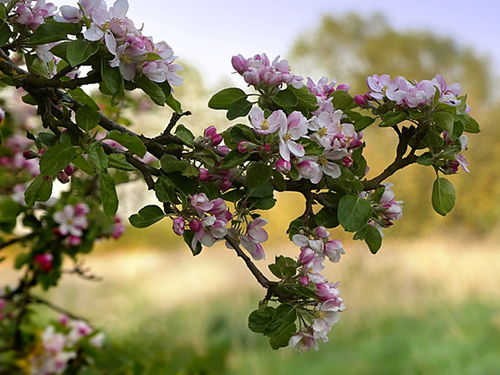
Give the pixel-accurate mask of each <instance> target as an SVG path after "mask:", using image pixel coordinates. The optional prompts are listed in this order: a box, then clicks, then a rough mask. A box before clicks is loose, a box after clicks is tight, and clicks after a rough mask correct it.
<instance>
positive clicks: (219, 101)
mask: <svg viewBox="0 0 500 375" xmlns="http://www.w3.org/2000/svg"><path fill="white" fill-rule="evenodd" d="M246 98H247V94H245V92H244V91H243V90H241V89H238V88H236V87H232V88H228V89H224V90H222V91H219V92H218V93H216V94H215V95H214V96H212V98H211V99H210V101H209V102H208V106H209V107H210V108H212V109H229V108H231V106H233V105H234V104H235V103H237V102H239V101H241V100H244V99H246Z"/></svg>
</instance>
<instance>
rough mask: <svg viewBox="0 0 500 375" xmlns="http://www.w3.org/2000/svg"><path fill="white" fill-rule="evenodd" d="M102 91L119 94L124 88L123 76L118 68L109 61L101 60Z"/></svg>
mask: <svg viewBox="0 0 500 375" xmlns="http://www.w3.org/2000/svg"><path fill="white" fill-rule="evenodd" d="M101 79H102V85H103V86H102V87H101V91H103V92H105V93H109V95H115V94H118V93H119V92H120V91H122V90H123V76H122V74H121V73H120V70H119V69H118V68H112V67H111V66H109V61H107V60H101Z"/></svg>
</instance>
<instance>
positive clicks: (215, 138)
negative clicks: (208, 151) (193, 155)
mask: <svg viewBox="0 0 500 375" xmlns="http://www.w3.org/2000/svg"><path fill="white" fill-rule="evenodd" d="M222 139H223V138H222V135H220V134H214V135H213V136H212V143H213V145H214V146H218V145H220V143H221V142H222Z"/></svg>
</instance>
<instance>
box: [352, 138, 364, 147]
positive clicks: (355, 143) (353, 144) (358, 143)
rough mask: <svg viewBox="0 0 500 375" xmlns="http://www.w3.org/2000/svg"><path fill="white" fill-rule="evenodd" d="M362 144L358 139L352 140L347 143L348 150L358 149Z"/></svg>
mask: <svg viewBox="0 0 500 375" xmlns="http://www.w3.org/2000/svg"><path fill="white" fill-rule="evenodd" d="M362 144H363V141H361V140H360V139H353V140H352V141H351V143H349V148H356V147H359V146H361V145H362Z"/></svg>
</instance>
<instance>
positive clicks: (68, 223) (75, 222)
mask: <svg viewBox="0 0 500 375" xmlns="http://www.w3.org/2000/svg"><path fill="white" fill-rule="evenodd" d="M87 213H88V206H87V205H86V204H83V203H81V204H77V205H75V206H71V205H69V204H68V205H66V206H64V208H63V209H62V211H57V212H56V213H55V214H54V221H55V222H56V223H58V224H59V227H58V230H59V233H60V234H61V235H63V236H66V235H72V236H76V237H81V236H82V234H83V230H84V229H87V226H88V223H87V217H86V214H87Z"/></svg>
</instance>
